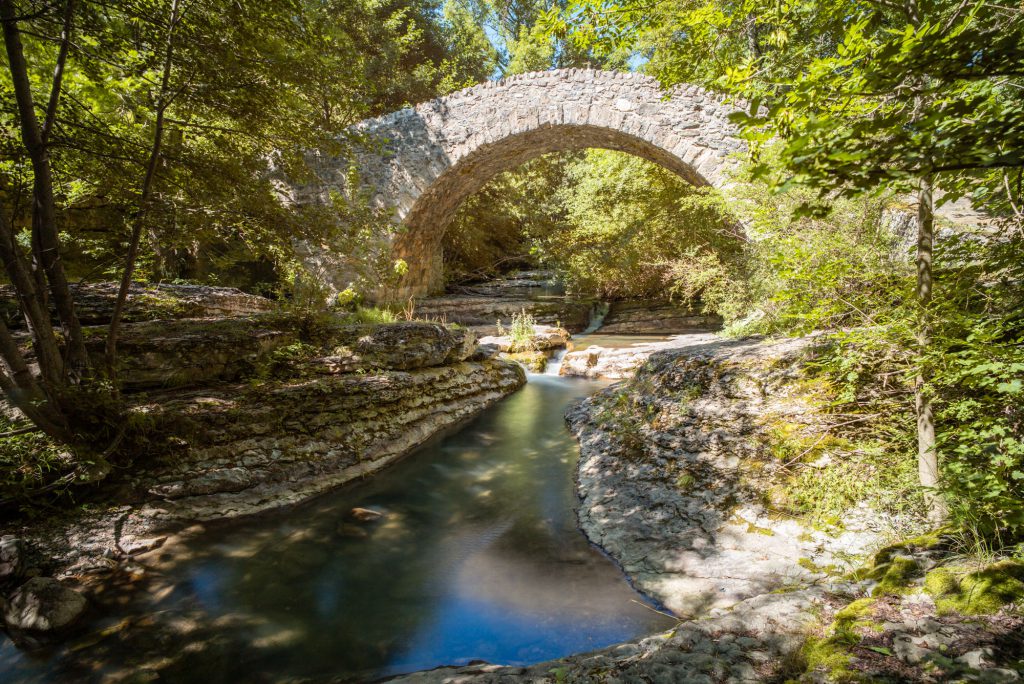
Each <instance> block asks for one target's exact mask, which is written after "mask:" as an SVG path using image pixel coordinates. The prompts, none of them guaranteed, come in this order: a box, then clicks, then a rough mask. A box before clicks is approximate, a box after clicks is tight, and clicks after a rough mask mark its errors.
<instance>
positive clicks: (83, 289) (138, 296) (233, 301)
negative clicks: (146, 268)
mask: <svg viewBox="0 0 1024 684" xmlns="http://www.w3.org/2000/svg"><path fill="white" fill-rule="evenodd" d="M118 287H119V285H118V284H117V283H113V282H105V283H79V284H77V285H75V286H74V287H73V290H74V292H73V294H74V297H75V311H76V313H77V314H78V318H79V320H80V321H81V322H82V325H103V324H106V323H109V322H110V316H111V314H112V312H113V311H114V302H115V301H116V299H117V291H118ZM273 308H274V303H273V302H272V301H270V300H269V299H266V298H265V297H260V296H258V295H252V294H247V293H245V292H242V291H241V290H237V289H235V288H233V287H214V286H211V285H143V284H140V283H135V284H133V285H132V286H131V289H130V290H129V292H128V299H127V301H126V303H125V310H124V314H123V320H124V321H142V320H157V319H170V318H209V317H219V316H248V315H252V314H258V313H263V312H267V311H270V310H272V309H273ZM0 314H2V315H3V316H4V317H5V318H6V319H7V320H9V321H11V323H10V325H12V326H18V325H19V324H21V318H20V313H19V309H18V304H17V300H16V299H15V294H14V288H13V287H11V286H10V285H0Z"/></svg>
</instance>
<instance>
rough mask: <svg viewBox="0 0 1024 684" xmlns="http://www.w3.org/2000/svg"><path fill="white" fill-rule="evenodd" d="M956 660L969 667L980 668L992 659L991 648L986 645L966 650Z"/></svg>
mask: <svg viewBox="0 0 1024 684" xmlns="http://www.w3.org/2000/svg"><path fill="white" fill-rule="evenodd" d="M957 660H958V661H959V662H961V663H963V664H964V665H966V666H967V667H969V668H972V669H974V670H980V669H982V668H983V667H985V666H986V665H987V664H989V663H990V662H991V661H992V649H991V647H988V646H986V647H985V648H978V649H975V650H973V651H968V652H967V653H964V654H963V655H962V656H960V657H959V658H957Z"/></svg>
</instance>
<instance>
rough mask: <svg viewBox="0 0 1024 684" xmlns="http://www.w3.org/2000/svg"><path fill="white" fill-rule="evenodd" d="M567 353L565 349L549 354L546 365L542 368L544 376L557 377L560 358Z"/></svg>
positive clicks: (560, 364) (560, 365)
mask: <svg viewBox="0 0 1024 684" xmlns="http://www.w3.org/2000/svg"><path fill="white" fill-rule="evenodd" d="M567 351H568V349H566V348H565V347H562V348H561V349H556V350H555V351H554V352H552V354H551V358H550V359H548V364H547V365H546V366H544V375H558V372H559V370H561V368H562V357H563V356H565V353H566V352H567Z"/></svg>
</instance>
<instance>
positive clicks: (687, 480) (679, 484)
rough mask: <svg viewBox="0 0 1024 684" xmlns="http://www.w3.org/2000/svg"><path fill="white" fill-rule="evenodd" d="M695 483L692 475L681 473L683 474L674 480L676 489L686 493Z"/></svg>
mask: <svg viewBox="0 0 1024 684" xmlns="http://www.w3.org/2000/svg"><path fill="white" fill-rule="evenodd" d="M696 481H697V479H696V478H695V477H694V476H693V475H691V474H690V473H688V472H685V471H683V473H682V474H681V475H679V477H677V478H676V488H677V489H681V490H683V491H686V490H688V489H689V488H690V487H692V486H693V483H694V482H696Z"/></svg>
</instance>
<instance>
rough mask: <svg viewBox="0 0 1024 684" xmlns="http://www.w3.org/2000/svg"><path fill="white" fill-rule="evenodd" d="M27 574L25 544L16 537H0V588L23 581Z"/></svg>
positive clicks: (8, 535)
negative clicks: (23, 575)
mask: <svg viewBox="0 0 1024 684" xmlns="http://www.w3.org/2000/svg"><path fill="white" fill-rule="evenodd" d="M24 572H25V542H23V541H22V540H21V539H19V538H18V537H15V536H14V535H10V534H6V535H4V536H3V537H0V586H3V585H6V584H12V583H14V582H17V581H18V580H19V579H21V577H22V574H23V573H24Z"/></svg>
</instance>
